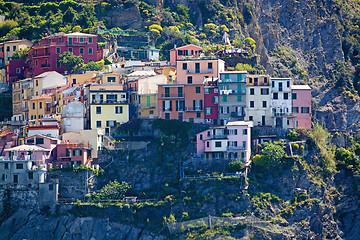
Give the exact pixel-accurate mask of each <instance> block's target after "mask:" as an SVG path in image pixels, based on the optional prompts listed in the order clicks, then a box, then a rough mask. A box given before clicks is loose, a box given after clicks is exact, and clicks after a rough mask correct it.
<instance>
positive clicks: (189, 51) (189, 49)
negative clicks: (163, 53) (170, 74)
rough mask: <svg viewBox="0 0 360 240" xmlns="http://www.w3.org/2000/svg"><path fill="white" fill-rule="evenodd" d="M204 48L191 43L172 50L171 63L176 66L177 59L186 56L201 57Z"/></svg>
mask: <svg viewBox="0 0 360 240" xmlns="http://www.w3.org/2000/svg"><path fill="white" fill-rule="evenodd" d="M201 52H202V48H201V47H198V46H196V45H193V44H190V45H186V46H182V47H178V48H174V49H171V50H170V65H171V66H176V61H178V60H181V59H184V58H189V57H190V58H199V57H200V53H201Z"/></svg>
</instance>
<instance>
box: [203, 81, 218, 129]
mask: <svg viewBox="0 0 360 240" xmlns="http://www.w3.org/2000/svg"><path fill="white" fill-rule="evenodd" d="M217 82H218V79H215V78H208V79H206V80H205V82H204V84H205V85H204V110H205V111H204V118H205V123H208V124H214V125H217V124H218V118H219V113H218V107H219V88H218V85H217Z"/></svg>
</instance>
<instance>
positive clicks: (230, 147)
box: [227, 146, 246, 151]
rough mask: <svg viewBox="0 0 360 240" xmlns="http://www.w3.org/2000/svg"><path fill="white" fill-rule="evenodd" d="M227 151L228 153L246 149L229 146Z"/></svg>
mask: <svg viewBox="0 0 360 240" xmlns="http://www.w3.org/2000/svg"><path fill="white" fill-rule="evenodd" d="M227 150H228V151H246V148H244V147H242V146H228V147H227Z"/></svg>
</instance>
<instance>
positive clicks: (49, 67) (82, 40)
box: [27, 33, 100, 77]
mask: <svg viewBox="0 0 360 240" xmlns="http://www.w3.org/2000/svg"><path fill="white" fill-rule="evenodd" d="M66 51H69V52H72V53H73V54H74V55H77V56H82V58H83V59H84V63H85V64H86V63H88V62H89V61H94V62H96V61H98V60H100V59H98V54H97V52H98V48H97V35H93V34H85V33H68V34H66V33H57V34H54V35H50V36H46V37H43V38H42V39H41V40H40V42H38V43H36V44H34V46H33V47H32V48H31V50H30V52H29V54H28V59H27V60H28V67H29V71H30V72H31V73H32V76H33V77H34V76H37V75H39V74H41V73H43V72H48V71H57V72H59V73H64V71H66V69H65V68H64V67H63V66H62V65H61V63H60V62H59V55H60V54H62V53H63V52H66Z"/></svg>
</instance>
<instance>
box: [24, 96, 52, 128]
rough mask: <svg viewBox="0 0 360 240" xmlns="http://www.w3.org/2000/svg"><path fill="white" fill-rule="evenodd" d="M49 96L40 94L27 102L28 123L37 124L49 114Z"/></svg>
mask: <svg viewBox="0 0 360 240" xmlns="http://www.w3.org/2000/svg"><path fill="white" fill-rule="evenodd" d="M50 95H51V94H42V95H40V96H37V97H33V98H31V99H30V100H29V118H30V121H35V122H39V120H41V119H42V118H43V117H45V116H46V115H49V114H51V112H50V105H51V96H50Z"/></svg>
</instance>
